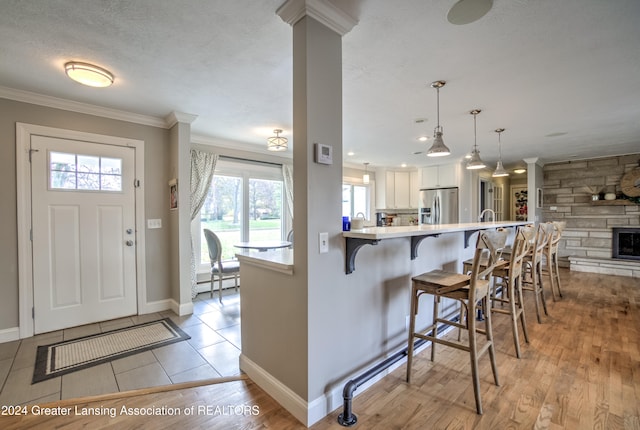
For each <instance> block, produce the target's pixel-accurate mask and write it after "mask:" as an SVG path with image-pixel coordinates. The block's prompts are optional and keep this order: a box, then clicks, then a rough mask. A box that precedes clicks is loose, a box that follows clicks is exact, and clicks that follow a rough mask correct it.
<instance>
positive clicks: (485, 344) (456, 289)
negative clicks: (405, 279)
mask: <svg viewBox="0 0 640 430" xmlns="http://www.w3.org/2000/svg"><path fill="white" fill-rule="evenodd" d="M506 239H507V233H506V232H485V231H483V232H480V234H479V235H478V241H477V244H476V249H475V252H474V257H473V264H472V268H471V274H470V275H467V274H459V273H451V272H447V271H444V270H432V271H430V272H427V273H423V274H421V275H418V276H415V277H413V278H412V283H411V311H410V318H409V342H408V343H409V344H408V348H407V382H411V366H412V362H413V345H414V338H418V339H424V340H427V341H430V342H431V361H434V360H435V353H436V348H435V346H436V344H441V345H446V346H449V347H452V348H456V349H460V350H463V351H466V352H468V353H469V356H470V359H471V376H472V381H473V391H474V395H475V401H476V411H477V413H478V414H482V401H481V397H480V376H479V370H478V359H479V358H480V357H482V356H483V355H484V354H485V353H487V352H488V353H489V358H490V361H491V369H492V371H493V378H494V381H495V384H496V385H500V383H499V380H498V366H497V364H496V356H495V350H494V345H493V342H494V341H493V331H492V322H491V306H490V304H489V301H488V300H489V295H490V294H489V289H490V286H489V284H490V277H491V273H492V271H493V269H494V268H495V265H496V262H497V258H496V256H497V249H499V248H501V247H503V246H504V243H505V242H506ZM485 250H486V253H485ZM483 254H486V255H487V257H488V260H487V262H486V266H484V267H483V264H482V263H483V261H481V260H482V259H483ZM422 294H430V295H432V296H433V320H432V323H431V325H430V326H428V327H426V328H425V329H423V330H419V331H416V315H417V314H418V304H419V299H420V296H421V295H422ZM443 298H445V299H453V300H457V301H458V302H459V303H460V306H463V307H465V308H466V312H465V313H464V314H465V315H466V316H467V318H464V320H463V321H456V320H450V319H446V318H444V317H442V318H441V317H440V316H439V313H438V312H439V305H440V302H441V300H442V299H443ZM480 307H483V308H484V309H485V314H484V317H485V318H484V319H485V327H484V329H482V328H481V327H478V326H477V321H476V318H475V314H476V311H477V309H479V308H480ZM439 324H441V325H443V326H452V327H457V328H459V329H462V330H465V331H467V334H468V336H466V339H465V341H466V342H455V341H453V340H449V339H444V338H439V337H438V327H439ZM477 334H480V335H484V337H485V341H482V339H481V338H480V342H479V341H478V340H479V339H478V336H477ZM479 344H480V345H479Z"/></svg>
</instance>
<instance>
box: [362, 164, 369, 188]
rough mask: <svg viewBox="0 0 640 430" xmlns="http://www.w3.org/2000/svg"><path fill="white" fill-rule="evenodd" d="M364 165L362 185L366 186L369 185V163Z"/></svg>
mask: <svg viewBox="0 0 640 430" xmlns="http://www.w3.org/2000/svg"><path fill="white" fill-rule="evenodd" d="M363 164H364V175H362V183H363V184H365V185H366V184H368V183H369V172H368V171H367V166H368V165H369V163H363Z"/></svg>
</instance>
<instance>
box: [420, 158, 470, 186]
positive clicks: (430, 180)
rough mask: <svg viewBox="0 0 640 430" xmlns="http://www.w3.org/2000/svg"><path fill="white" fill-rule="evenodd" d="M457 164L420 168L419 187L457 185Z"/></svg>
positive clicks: (458, 166) (458, 168)
mask: <svg viewBox="0 0 640 430" xmlns="http://www.w3.org/2000/svg"><path fill="white" fill-rule="evenodd" d="M459 170H460V165H459V164H457V163H456V164H443V165H441V166H429V167H423V168H422V169H420V173H421V175H420V188H442V187H457V186H458V185H459V180H458V178H459Z"/></svg>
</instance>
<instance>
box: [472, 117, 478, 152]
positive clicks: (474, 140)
mask: <svg viewBox="0 0 640 430" xmlns="http://www.w3.org/2000/svg"><path fill="white" fill-rule="evenodd" d="M477 115H478V114H477V113H474V114H473V150H474V151H477V150H478V133H476V116H477Z"/></svg>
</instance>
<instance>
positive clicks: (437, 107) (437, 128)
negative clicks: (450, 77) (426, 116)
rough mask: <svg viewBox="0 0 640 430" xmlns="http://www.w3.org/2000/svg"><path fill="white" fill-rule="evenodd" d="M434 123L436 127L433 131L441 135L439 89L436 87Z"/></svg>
mask: <svg viewBox="0 0 640 430" xmlns="http://www.w3.org/2000/svg"><path fill="white" fill-rule="evenodd" d="M436 121H437V122H438V125H437V126H436V130H435V131H436V132H438V131H439V132H441V133H442V127H440V87H436Z"/></svg>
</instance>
